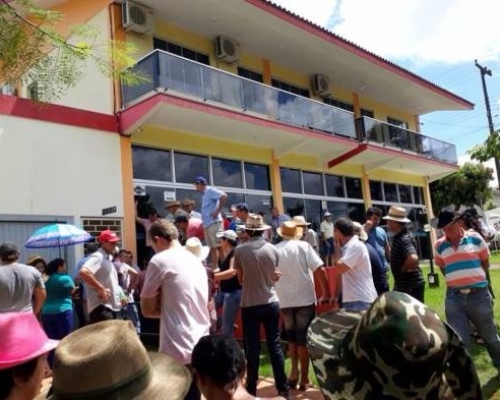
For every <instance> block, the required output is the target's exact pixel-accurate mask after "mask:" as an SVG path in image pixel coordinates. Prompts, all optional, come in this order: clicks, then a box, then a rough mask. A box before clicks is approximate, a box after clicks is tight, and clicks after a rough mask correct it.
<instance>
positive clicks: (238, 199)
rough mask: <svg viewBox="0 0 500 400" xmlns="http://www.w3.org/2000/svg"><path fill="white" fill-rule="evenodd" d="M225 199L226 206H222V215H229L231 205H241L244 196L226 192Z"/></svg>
mask: <svg viewBox="0 0 500 400" xmlns="http://www.w3.org/2000/svg"><path fill="white" fill-rule="evenodd" d="M226 194H227V199H226V204H225V205H224V209H223V211H222V213H223V214H225V213H229V212H230V211H229V209H230V207H231V206H232V205H233V204H238V203H243V202H244V201H245V195H244V194H243V193H230V192H226Z"/></svg>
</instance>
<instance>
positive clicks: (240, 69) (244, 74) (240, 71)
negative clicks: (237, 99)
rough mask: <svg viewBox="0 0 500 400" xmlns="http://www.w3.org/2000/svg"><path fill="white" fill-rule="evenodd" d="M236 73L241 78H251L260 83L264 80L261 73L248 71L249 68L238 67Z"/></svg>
mask: <svg viewBox="0 0 500 400" xmlns="http://www.w3.org/2000/svg"><path fill="white" fill-rule="evenodd" d="M238 75H239V76H242V77H243V78H247V79H251V80H252V81H256V82H260V83H262V82H263V81H264V78H263V76H262V74H260V73H258V72H254V71H250V70H249V69H246V68H243V67H238Z"/></svg>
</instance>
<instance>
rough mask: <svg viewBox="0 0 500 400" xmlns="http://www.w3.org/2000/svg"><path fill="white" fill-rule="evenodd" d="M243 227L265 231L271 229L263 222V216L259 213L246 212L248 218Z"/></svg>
mask: <svg viewBox="0 0 500 400" xmlns="http://www.w3.org/2000/svg"><path fill="white" fill-rule="evenodd" d="M243 227H244V228H245V229H247V230H251V231H265V230H267V229H271V227H270V226H269V225H267V224H265V223H264V218H262V215H259V214H248V218H247V220H246V222H245V225H244V226H243Z"/></svg>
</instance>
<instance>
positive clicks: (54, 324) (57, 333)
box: [42, 310, 73, 368]
mask: <svg viewBox="0 0 500 400" xmlns="http://www.w3.org/2000/svg"><path fill="white" fill-rule="evenodd" d="M42 325H43V329H44V330H45V333H46V334H47V336H48V337H49V338H50V339H56V340H61V339H62V338H64V337H65V336H66V335H68V334H69V333H70V332H71V329H73V310H68V311H64V312H61V313H57V314H42ZM47 361H48V362H49V365H50V367H51V368H52V364H53V362H54V352H53V351H51V352H50V353H49V356H48V358H47Z"/></svg>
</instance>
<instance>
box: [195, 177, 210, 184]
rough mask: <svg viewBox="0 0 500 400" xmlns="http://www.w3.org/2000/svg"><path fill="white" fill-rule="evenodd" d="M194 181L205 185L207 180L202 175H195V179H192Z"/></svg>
mask: <svg viewBox="0 0 500 400" xmlns="http://www.w3.org/2000/svg"><path fill="white" fill-rule="evenodd" d="M194 183H200V184H202V185H206V184H207V180H206V179H205V177H203V176H197V177H196V179H195V180H194Z"/></svg>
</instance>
